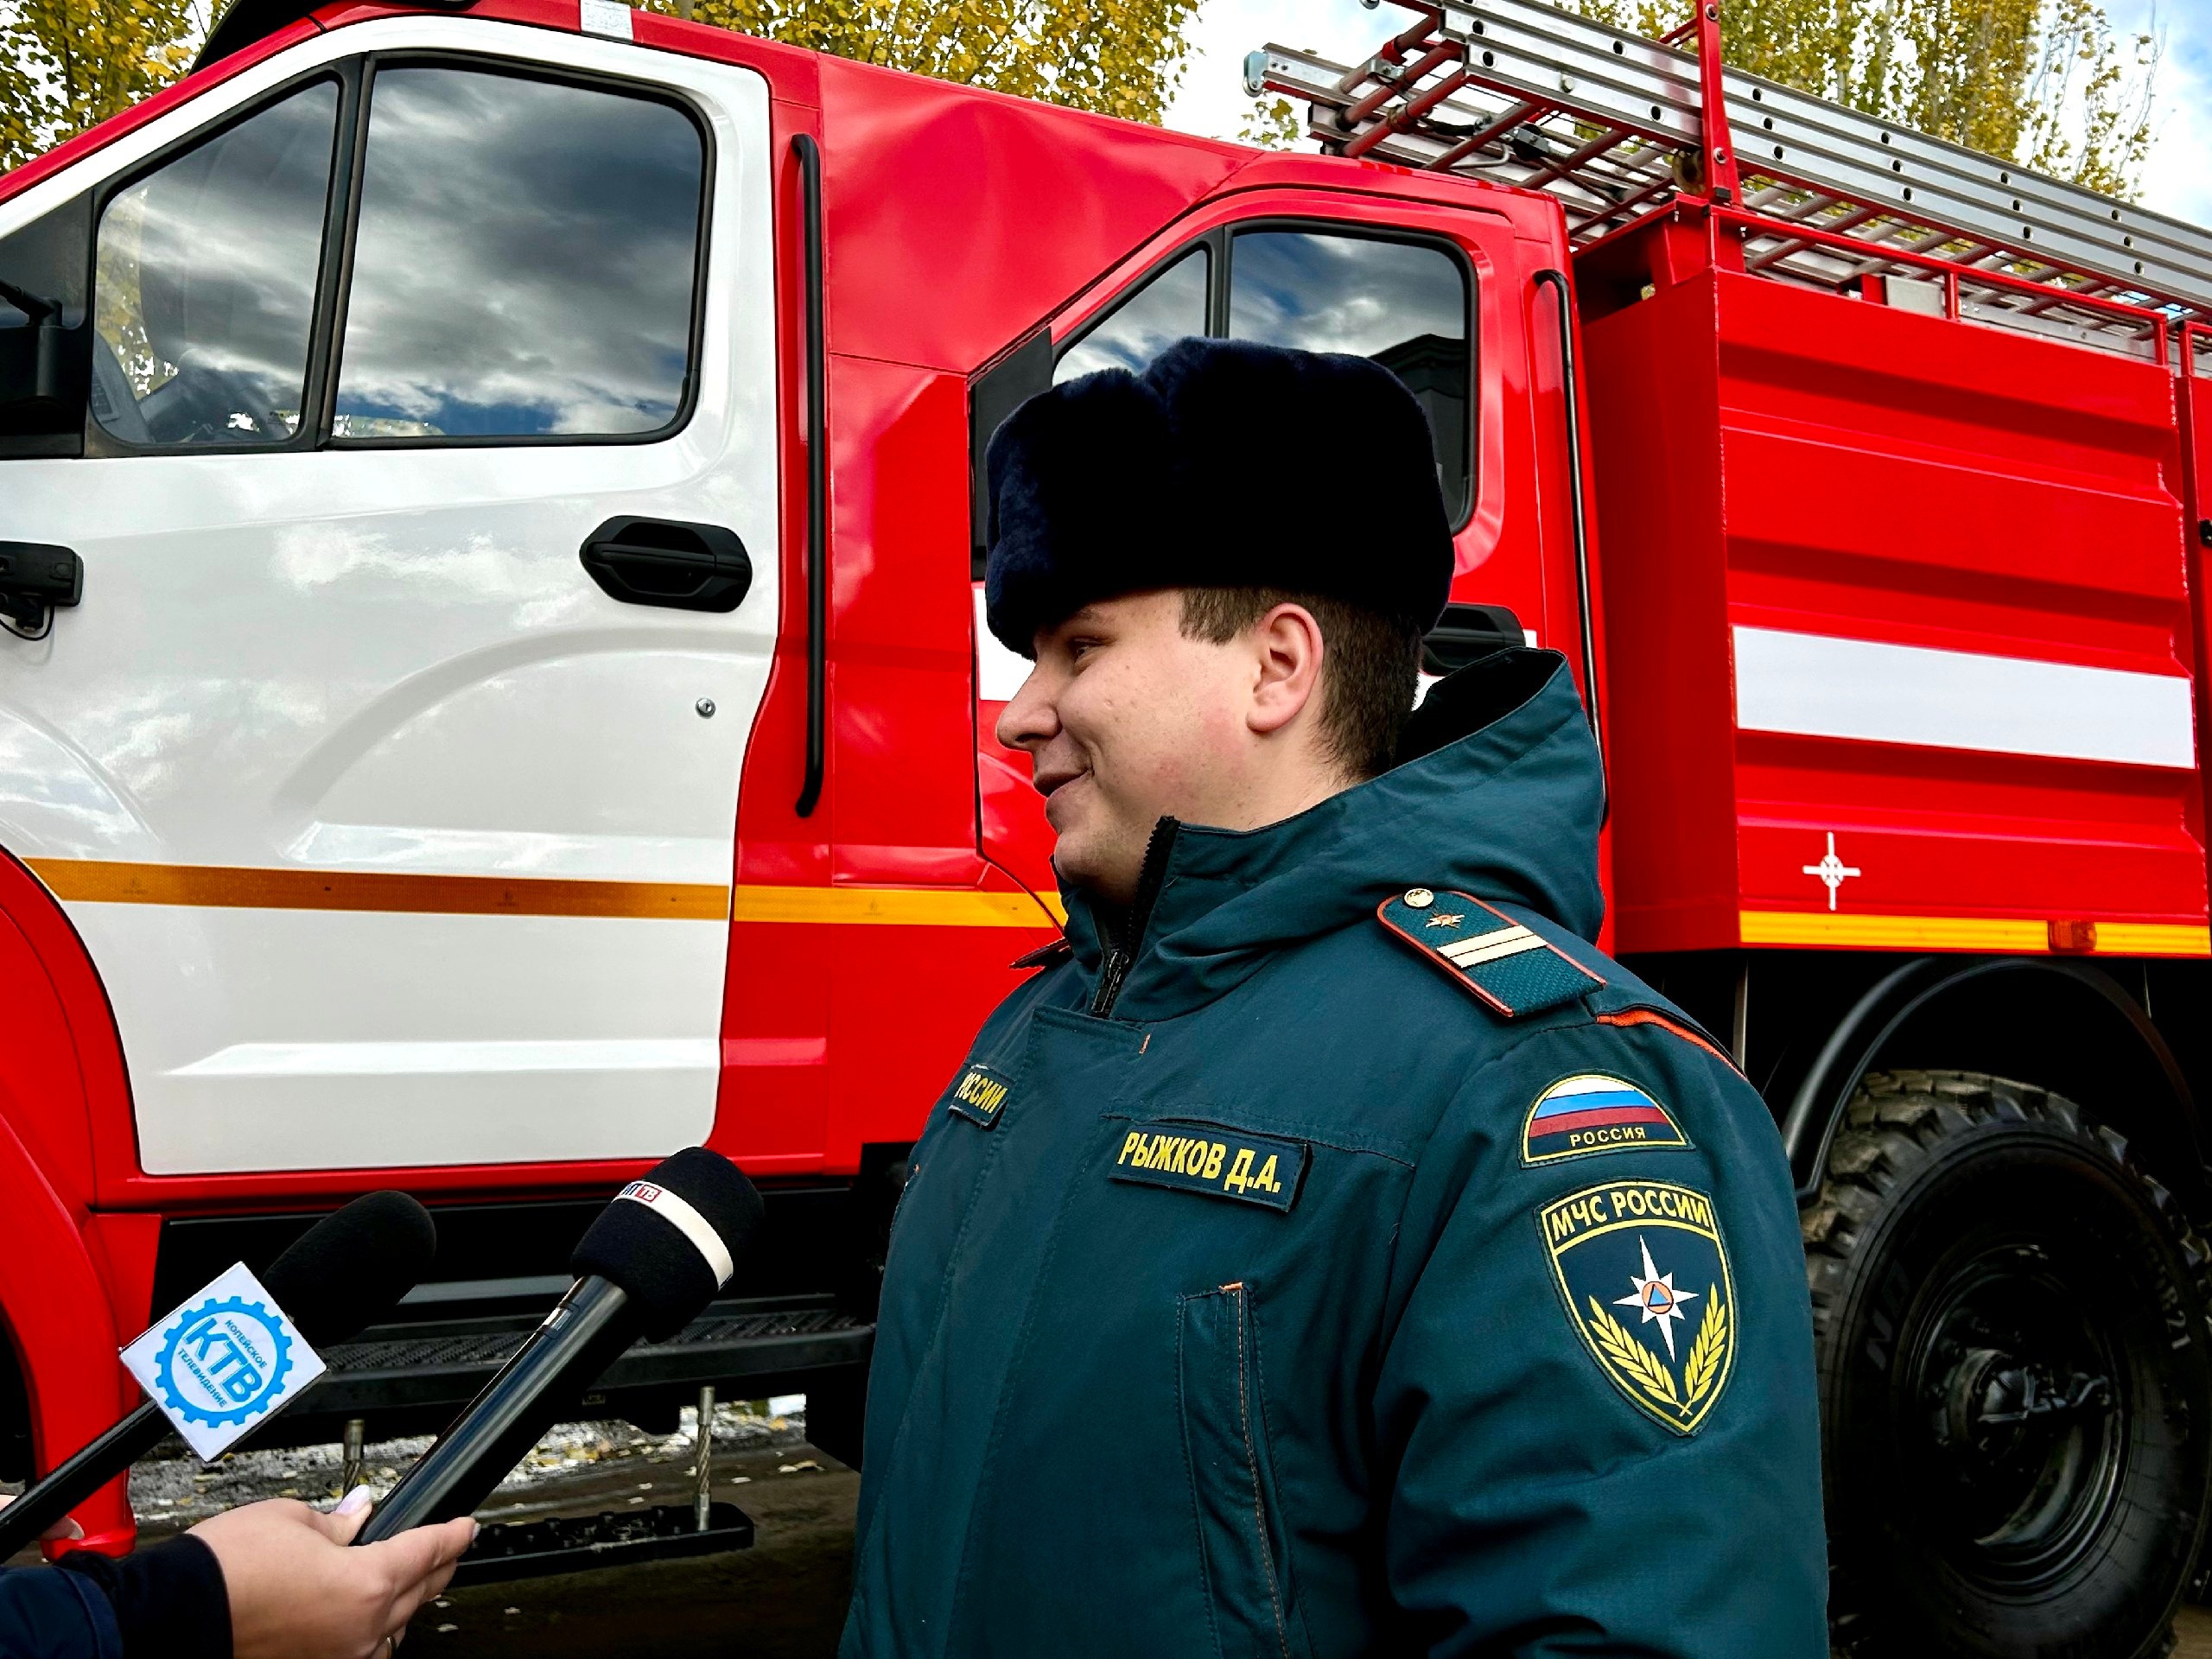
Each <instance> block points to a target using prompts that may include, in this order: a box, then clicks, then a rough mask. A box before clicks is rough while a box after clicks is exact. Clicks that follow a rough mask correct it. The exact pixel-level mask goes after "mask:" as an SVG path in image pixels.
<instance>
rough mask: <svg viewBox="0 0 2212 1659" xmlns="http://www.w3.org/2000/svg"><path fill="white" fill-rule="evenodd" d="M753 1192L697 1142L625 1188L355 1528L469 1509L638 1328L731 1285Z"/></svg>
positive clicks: (404, 1525)
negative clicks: (498, 1359) (559, 1281)
mask: <svg viewBox="0 0 2212 1659" xmlns="http://www.w3.org/2000/svg"><path fill="white" fill-rule="evenodd" d="M760 1217H761V1206H760V1194H759V1193H758V1192H754V1191H753V1183H752V1182H750V1181H748V1180H747V1179H745V1176H744V1175H743V1174H742V1173H741V1172H740V1171H739V1169H738V1167H737V1166H736V1165H734V1164H733V1163H731V1162H730V1161H729V1160H728V1159H727V1158H724V1157H722V1156H721V1154H718V1153H712V1152H709V1151H708V1150H707V1149H706V1148H705V1147H686V1148H685V1149H684V1150H683V1151H682V1152H679V1153H677V1154H675V1155H674V1156H673V1157H671V1158H668V1159H664V1160H663V1161H662V1162H661V1163H660V1164H659V1165H658V1166H656V1167H655V1168H654V1169H653V1171H652V1173H651V1174H649V1175H647V1176H646V1177H645V1179H643V1180H641V1181H632V1182H631V1183H630V1185H627V1186H626V1187H624V1188H623V1189H622V1191H621V1192H620V1194H619V1195H617V1197H616V1198H615V1199H614V1201H613V1203H612V1204H610V1205H607V1208H606V1209H605V1210H604V1211H601V1214H600V1217H599V1218H598V1219H597V1220H596V1221H594V1222H593V1223H592V1224H591V1228H590V1230H588V1232H586V1233H585V1234H584V1236H583V1239H582V1242H581V1243H578V1244H577V1246H576V1249H575V1255H574V1256H573V1257H571V1258H570V1262H569V1268H570V1271H571V1272H573V1273H574V1274H575V1275H576V1281H575V1284H573V1285H571V1286H570V1287H569V1293H568V1294H567V1295H565V1296H563V1298H562V1299H561V1300H560V1303H559V1305H558V1306H556V1307H555V1308H554V1310H553V1311H552V1312H551V1313H549V1314H547V1315H546V1318H545V1322H544V1324H543V1325H539V1326H538V1328H537V1330H536V1331H535V1332H532V1333H531V1337H530V1338H529V1340H528V1341H526V1342H524V1344H523V1345H522V1347H521V1349H520V1350H519V1351H518V1352H517V1353H516V1354H515V1356H514V1357H512V1359H510V1360H508V1362H507V1363H506V1364H505V1366H503V1367H502V1368H501V1369H500V1370H499V1375H498V1376H494V1377H493V1379H492V1380H491V1381H490V1382H489V1383H486V1384H485V1385H484V1387H483V1389H481V1390H480V1391H479V1393H478V1394H477V1395H476V1398H475V1399H474V1400H473V1401H471V1402H469V1404H468V1405H467V1408H465V1409H463V1411H462V1412H461V1415H460V1416H458V1417H457V1418H455V1419H454V1421H453V1424H452V1426H451V1427H448V1429H447V1430H446V1432H445V1433H443V1434H442V1435H440V1436H439V1438H438V1440H437V1443H436V1444H435V1445H434V1446H431V1447H430V1449H429V1451H428V1452H424V1453H423V1455H422V1457H421V1458H420V1459H417V1460H416V1464H415V1465H414V1467H413V1468H411V1469H410V1470H409V1471H407V1473H406V1474H405V1475H404V1476H403V1477H402V1478H401V1479H400V1482H399V1484H397V1486H395V1487H393V1488H392V1489H391V1493H390V1494H389V1495H388V1496H387V1497H385V1500H384V1502H383V1503H381V1504H379V1505H378V1508H377V1511H376V1513H375V1514H374V1515H372V1516H370V1517H369V1522H368V1524H367V1525H366V1526H365V1527H363V1528H362V1529H361V1530H360V1532H359V1535H356V1537H355V1538H354V1542H356V1543H359V1544H370V1543H375V1542H377V1541H379V1540H381V1539H385V1538H390V1537H391V1536H392V1535H394V1534H396V1533H399V1532H403V1531H404V1530H405V1529H408V1528H410V1527H415V1526H420V1525H422V1524H423V1523H425V1522H436V1521H445V1520H448V1519H451V1518H453V1517H454V1516H465V1515H467V1514H468V1513H469V1512H470V1511H471V1510H474V1509H475V1507H476V1506H477V1505H478V1504H479V1503H482V1502H483V1501H484V1500H485V1499H486V1497H490V1496H491V1494H492V1491H493V1488H494V1487H496V1486H497V1485H498V1484H499V1482H500V1481H502V1480H503V1479H505V1478H506V1475H507V1472H508V1471H510V1470H512V1468H513V1467H514V1466H515V1465H516V1464H517V1463H518V1462H520V1461H521V1459H522V1457H523V1454H524V1452H527V1451H529V1450H530V1448H531V1446H535V1445H536V1444H537V1441H538V1440H539V1438H540V1437H541V1436H542V1435H543V1433H545V1431H546V1430H547V1429H549V1428H550V1427H552V1426H553V1425H554V1424H555V1423H556V1422H557V1421H560V1420H561V1418H562V1417H563V1415H564V1414H568V1413H569V1412H571V1411H573V1410H574V1409H575V1406H576V1403H577V1402H578V1401H579V1400H581V1399H582V1395H583V1393H584V1391H585V1390H586V1389H588V1388H589V1387H590V1386H591V1385H592V1384H593V1383H594V1382H596V1381H598V1379H599V1377H600V1375H601V1373H602V1372H603V1371H605V1370H607V1367H608V1366H609V1365H610V1364H612V1363H613V1362H614V1361H615V1359H616V1358H617V1357H620V1354H621V1353H622V1351H623V1350H624V1349H626V1348H627V1347H628V1346H629V1345H630V1344H631V1343H632V1342H633V1341H635V1340H636V1339H637V1338H639V1337H640V1336H643V1337H645V1338H647V1339H648V1340H658V1339H660V1338H666V1337H672V1336H674V1335H675V1334H676V1333H677V1332H678V1331H681V1330H682V1329H683V1327H684V1326H685V1325H688V1324H690V1322H691V1320H692V1319H695V1318H696V1317H697V1316H698V1314H699V1313H702V1312H703V1311H704V1310H705V1308H706V1306H707V1304H708V1303H709V1302H710V1301H712V1300H714V1296H715V1292H716V1291H717V1290H719V1289H721V1287H722V1286H724V1285H726V1284H728V1282H729V1281H730V1277H731V1275H732V1274H734V1273H735V1271H736V1264H737V1261H738V1258H739V1257H741V1256H742V1255H744V1253H745V1251H746V1249H747V1246H748V1245H749V1244H750V1243H752V1240H753V1234H754V1233H755V1232H756V1231H757V1230H759V1228H760Z"/></svg>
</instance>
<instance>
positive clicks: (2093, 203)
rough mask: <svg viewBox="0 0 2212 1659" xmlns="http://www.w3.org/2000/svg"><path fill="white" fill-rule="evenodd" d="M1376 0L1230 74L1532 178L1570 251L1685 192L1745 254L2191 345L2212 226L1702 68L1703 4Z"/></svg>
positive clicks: (1941, 299) (2127, 340) (1956, 301)
mask: <svg viewBox="0 0 2212 1659" xmlns="http://www.w3.org/2000/svg"><path fill="white" fill-rule="evenodd" d="M1364 3H1366V4H1368V5H1369V6H1370V9H1371V8H1372V7H1373V6H1374V5H1375V4H1376V0H1364ZM1396 3H1398V4H1401V5H1403V6H1405V7H1406V8H1407V9H1408V10H1411V11H1412V12H1414V14H1415V21H1414V22H1413V23H1412V24H1411V26H1410V27H1408V28H1407V29H1403V30H1402V31H1401V32H1400V33H1398V34H1396V35H1393V36H1392V37H1391V38H1390V39H1389V40H1388V41H1385V42H1384V43H1383V47H1382V49H1381V50H1379V51H1378V52H1376V54H1375V55H1374V56H1372V57H1370V58H1369V59H1368V60H1366V61H1365V62H1363V63H1360V64H1355V65H1350V66H1347V65H1344V64H1338V63H1332V62H1330V61H1328V60H1325V59H1323V58H1318V57H1315V56H1314V55H1313V54H1310V53H1306V52H1299V51H1294V50H1292V49H1290V48H1286V47H1281V46H1274V45H1270V46H1268V47H1267V48H1264V49H1263V50H1262V51H1258V52H1255V53H1253V54H1251V55H1250V56H1249V57H1248V58H1247V59H1246V60H1245V66H1244V79H1245V86H1246V89H1247V90H1248V91H1249V92H1251V93H1253V94H1254V95H1255V96H1257V95H1258V94H1259V93H1261V92H1263V91H1271V92H1280V93H1283V94H1285V95H1287V96H1289V97H1292V98H1295V99H1304V100H1305V101H1306V105H1307V111H1306V123H1307V130H1308V132H1309V133H1310V134H1311V135H1312V136H1313V137H1315V138H1317V139H1319V141H1320V142H1321V143H1322V146H1323V148H1324V149H1328V150H1331V151H1332V152H1335V153H1337V154H1340V155H1345V156H1371V157H1373V158H1374V159H1376V160H1377V161H1387V162H1397V163H1399V164H1401V165H1404V166H1410V167H1417V168H1428V169H1433V170H1436V171H1441V172H1459V173H1465V174H1469V175H1473V176H1476V177H1480V178H1486V179H1491V180H1495V181H1497V182H1499V183H1503V184H1511V185H1516V186H1521V187H1523V188H1532V189H1541V190H1543V191H1546V192H1547V193H1548V194H1551V195H1553V196H1554V197H1555V198H1556V199H1557V200H1559V201H1560V204H1561V206H1562V207H1564V209H1565V211H1566V213H1567V228H1568V232H1569V234H1570V236H1571V238H1573V243H1574V245H1576V247H1577V248H1578V249H1581V248H1586V247H1589V246H1591V245H1594V244H1596V243H1598V242H1599V241H1600V240H1602V239H1604V238H1605V237H1607V236H1609V235H1611V234H1614V233H1616V232H1619V231H1620V230H1622V229H1624V227H1626V226H1630V225H1633V224H1636V223H1637V222H1638V221H1640V220H1641V219H1643V218H1645V217H1647V216H1648V215H1649V214H1651V213H1658V212H1662V211H1665V210H1667V209H1669V207H1672V206H1673V205H1674V204H1675V202H1677V201H1678V200H1695V201H1698V202H1700V203H1703V204H1705V205H1706V206H1707V207H1709V209H1710V210H1711V211H1712V212H1713V213H1716V214H1717V215H1719V217H1720V218H1721V219H1722V221H1723V224H1724V226H1726V227H1727V228H1729V229H1731V230H1732V233H1734V234H1736V235H1738V236H1740V237H1741V238H1742V241H1743V248H1744V265H1745V270H1750V271H1752V272H1755V273H1757V274H1760V275H1764V276H1767V277H1777V278H1780V279H1782V280H1785V281H1791V282H1797V283H1807V284H1810V285H1813V286H1816V287H1820V288H1823V289H1830V290H1834V291H1839V292H1848V291H1863V289H1861V287H1860V285H1861V284H1862V283H1863V282H1864V280H1865V279H1866V277H1883V278H1885V279H1886V280H1887V281H1888V282H1889V283H1891V295H1892V296H1894V297H1893V302H1905V303H1912V302H1913V300H1914V299H1918V300H1919V302H1920V304H1921V308H1925V309H1929V310H1931V311H1932V310H1938V309H1940V310H1942V312H1944V313H1945V314H1946V315H1952V316H1964V317H1967V318H1970V319H1972V320H1974V321H1986V322H1995V323H1999V324H2004V325H2007V326H2011V327H2023V328H2027V329H2030V330H2031V331H2033V332H2036V333H2040V334H2056V335H2059V336H2062V337H2064V338H2069V339H2073V340H2080V341H2082V342H2083V343H2085V344H2089V345H2094V346H2103V347H2105V348H2107V349H2110V350H2117V351H2121V352H2126V353H2131V354H2135V355H2143V356H2152V357H2157V358H2161V359H2164V358H2166V357H2167V356H2168V355H2169V352H2168V342H2169V340H2171V339H2172V338H2174V337H2176V336H2177V335H2178V337H2179V338H2181V339H2183V340H2188V341H2189V342H2190V346H2191V350H2192V355H2196V353H2203V354H2204V355H2205V356H2206V357H2207V358H2208V359H2212V332H2204V333H2200V327H2203V328H2205V329H2206V330H2208V331H2212V232H2206V231H2203V230H2201V229H2199V228H2198V227H2197V226H2193V225H2190V224H2187V223H2184V222H2183V220H2180V219H2173V218H2170V217H2168V216H2167V215H2165V214H2163V213H2152V212H2149V211H2148V210H2146V209H2145V208H2141V207H2135V206H2134V205H2133V204H2132V203H2127V202H2123V201H2119V200H2114V199H2113V198H2111V197H2109V196H2102V195H2099V194H2097V193H2096V192H2094V191H2093V190H2086V189H2083V188H2082V187H2080V186H2079V185H2072V184H2067V183H2063V182H2062V181H2059V180H2056V179H2053V178H2050V177H2047V176H2045V175H2042V174H2037V173H2033V172H2030V171H2028V170H2027V169H2026V168H2022V167H2020V166H2019V165H2018V164H2017V163H2015V162H2008V161H2005V160H2003V159H2001V158H1999V157H1995V156H1985V155H1982V154H1980V152H1978V151H1975V150H1971V149H1964V148H1962V147H1961V146H1959V145H1957V144H1953V143H1946V142H1944V141H1943V140H1942V139H1940V138H1931V137H1929V136H1928V135H1926V134H1925V133H1921V132H1916V131H1914V130H1911V129H1910V128H1907V127H1901V126H1898V125H1897V124H1895V123H1892V122H1886V121H1882V120H1879V119H1878V118H1875V117H1873V116H1871V115H1866V114H1862V113H1861V112H1859V111H1856V110H1852V109H1847V108H1845V107H1844V106H1842V105H1837V104H1831V103H1829V102H1827V100H1826V99H1819V98H1815V97H1812V96H1810V95H1809V94H1808V93H1804V92H1794V91H1792V90H1791V89H1790V88H1789V87H1787V86H1781V85H1779V84H1777V83H1776V82H1774V81H1770V80H1763V79H1760V78H1758V76H1756V75H1749V74H1745V73H1741V72H1739V71H1738V70H1734V69H1730V68H1727V67H1726V66H1725V65H1723V66H1722V69H1721V73H1720V75H1719V83H1720V85H1719V87H1717V88H1716V87H1715V86H1713V85H1712V84H1711V83H1710V82H1709V81H1708V80H1707V78H1706V77H1705V76H1704V75H1703V74H1702V73H1700V64H1701V63H1719V61H1720V50H1719V10H1718V7H1717V6H1716V5H1715V4H1713V3H1700V5H1699V7H1698V10H1697V12H1696V14H1695V16H1694V17H1693V18H1692V19H1691V21H1690V22H1687V23H1685V24H1683V25H1682V27H1681V28H1680V29H1675V30H1674V31H1673V32H1672V33H1670V34H1669V35H1665V36H1663V37H1662V38H1661V39H1659V40H1656V41H1654V40H1649V39H1647V38H1646V37H1644V36H1643V35H1632V34H1628V33H1624V31H1622V30H1620V29H1614V28H1611V26H1609V25H1607V24H1605V23H1601V22H1597V21H1595V20H1593V19H1591V18H1587V17H1583V16H1577V15H1575V14H1574V13H1572V12H1567V11H1562V10H1558V9H1556V8H1555V7H1554V6H1551V5H1549V4H1546V3H1543V0H1396ZM1693 45H1694V47H1695V48H1696V49H1695V50H1691V49H1688V48H1690V47H1692V46H1693ZM1914 283H1917V284H1918V288H1917V289H1914V288H1913V287H1912V284H1914ZM1899 290H1903V291H1902V292H1900V291H1899ZM1908 296H1911V297H1908Z"/></svg>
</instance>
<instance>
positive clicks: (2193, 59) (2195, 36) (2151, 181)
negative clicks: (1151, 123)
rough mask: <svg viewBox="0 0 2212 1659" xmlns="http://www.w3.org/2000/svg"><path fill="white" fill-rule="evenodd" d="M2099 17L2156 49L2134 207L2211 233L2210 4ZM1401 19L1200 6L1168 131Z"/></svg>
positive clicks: (1349, 53)
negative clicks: (1295, 59)
mask: <svg viewBox="0 0 2212 1659" xmlns="http://www.w3.org/2000/svg"><path fill="white" fill-rule="evenodd" d="M1738 3H1756V0H1738ZM2106 10H2107V14H2108V15H2109V16H2111V18H2112V21H2113V24H2114V26H2115V27H2116V28H2119V29H2123V30H2126V31H2128V32H2130V33H2132V32H2133V31H2135V30H2138V29H2143V28H2145V26H2150V25H2152V24H2153V20H2154V18H2155V29H2156V31H2157V32H2158V35H2161V36H2162V37H2163V38H2164V42H2165V55H2164V60H2163V61H2162V62H2161V63H2160V65H2159V67H2158V141H2157V143H2155V144H2154V145H2153V147H2152V153H2151V165H2150V167H2149V168H2148V170H2147V171H2146V173H2145V180H2144V189H2143V202H2144V205H2145V207H2153V208H2156V209H2158V210H2159V211H2160V212H2162V213H2172V214H2175V215H2177V216H2178V217H2180V218H2183V219H2190V220H2192V221H2194V222H2195V223H2196V224H2199V225H2206V226H2212V0H2160V3H2158V4H2157V5H2156V6H2155V7H2154V6H2153V5H2152V3H2150V0H2106ZM1410 16H1411V14H1410V13H1407V12H1405V11H1403V10H1402V9H1401V8H1399V7H1396V6H1393V5H1385V6H1383V8H1382V10H1379V11H1368V10H1363V8H1362V7H1361V5H1360V4H1359V0H1203V3H1202V4H1201V5H1200V7H1199V9H1198V23H1197V26H1196V27H1195V29H1193V30H1192V53H1191V60H1190V68H1189V71H1188V73H1186V74H1185V76H1184V79H1183V86H1182V90H1181V92H1180V93H1179V95H1178V97H1177V98H1176V100H1175V104H1174V107H1173V110H1172V111H1171V112H1170V114H1169V118H1168V124H1169V125H1171V126H1176V127H1181V128H1184V129H1185V130H1189V131H1192V132H1203V133H1211V134H1214V135H1216V136H1217V137H1236V130H1237V128H1238V126H1239V125H1240V124H1241V123H1242V122H1243V118H1244V111H1245V109H1246V107H1247V104H1246V100H1245V98H1244V92H1243V86H1242V85H1241V82H1242V79H1243V62H1244V54H1246V53H1247V52H1249V51H1251V50H1252V49H1253V48H1255V47H1259V46H1264V45H1266V44H1267V43H1268V41H1280V42H1281V43H1282V44H1284V45H1286V46H1296V47H1304V48H1309V49H1311V50H1313V51H1316V52H1319V54H1321V55H1322V56H1324V57H1328V58H1334V59H1336V60H1338V61H1339V62H1346V61H1350V60H1352V59H1354V58H1358V57H1363V56H1365V55H1366V54H1369V53H1370V52H1371V51H1373V50H1374V48H1376V46H1378V45H1379V44H1381V42H1382V41H1383V37H1384V36H1385V35H1387V34H1388V33H1389V30H1390V29H1392V28H1394V27H1395V26H1396V25H1395V23H1394V22H1393V21H1392V20H1393V19H1394V18H1402V19H1407V20H1410Z"/></svg>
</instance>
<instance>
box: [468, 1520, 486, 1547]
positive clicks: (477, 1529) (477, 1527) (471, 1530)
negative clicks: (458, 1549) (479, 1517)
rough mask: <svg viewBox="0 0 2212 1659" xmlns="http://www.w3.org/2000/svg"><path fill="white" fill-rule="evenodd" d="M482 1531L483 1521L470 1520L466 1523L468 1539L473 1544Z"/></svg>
mask: <svg viewBox="0 0 2212 1659" xmlns="http://www.w3.org/2000/svg"><path fill="white" fill-rule="evenodd" d="M483 1531H484V1523H483V1522H481V1521H472V1522H469V1523H468V1541H469V1542H470V1543H472V1544H474V1542H475V1541H476V1540H477V1539H478V1538H479V1537H480V1536H481V1535H482V1534H483Z"/></svg>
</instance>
